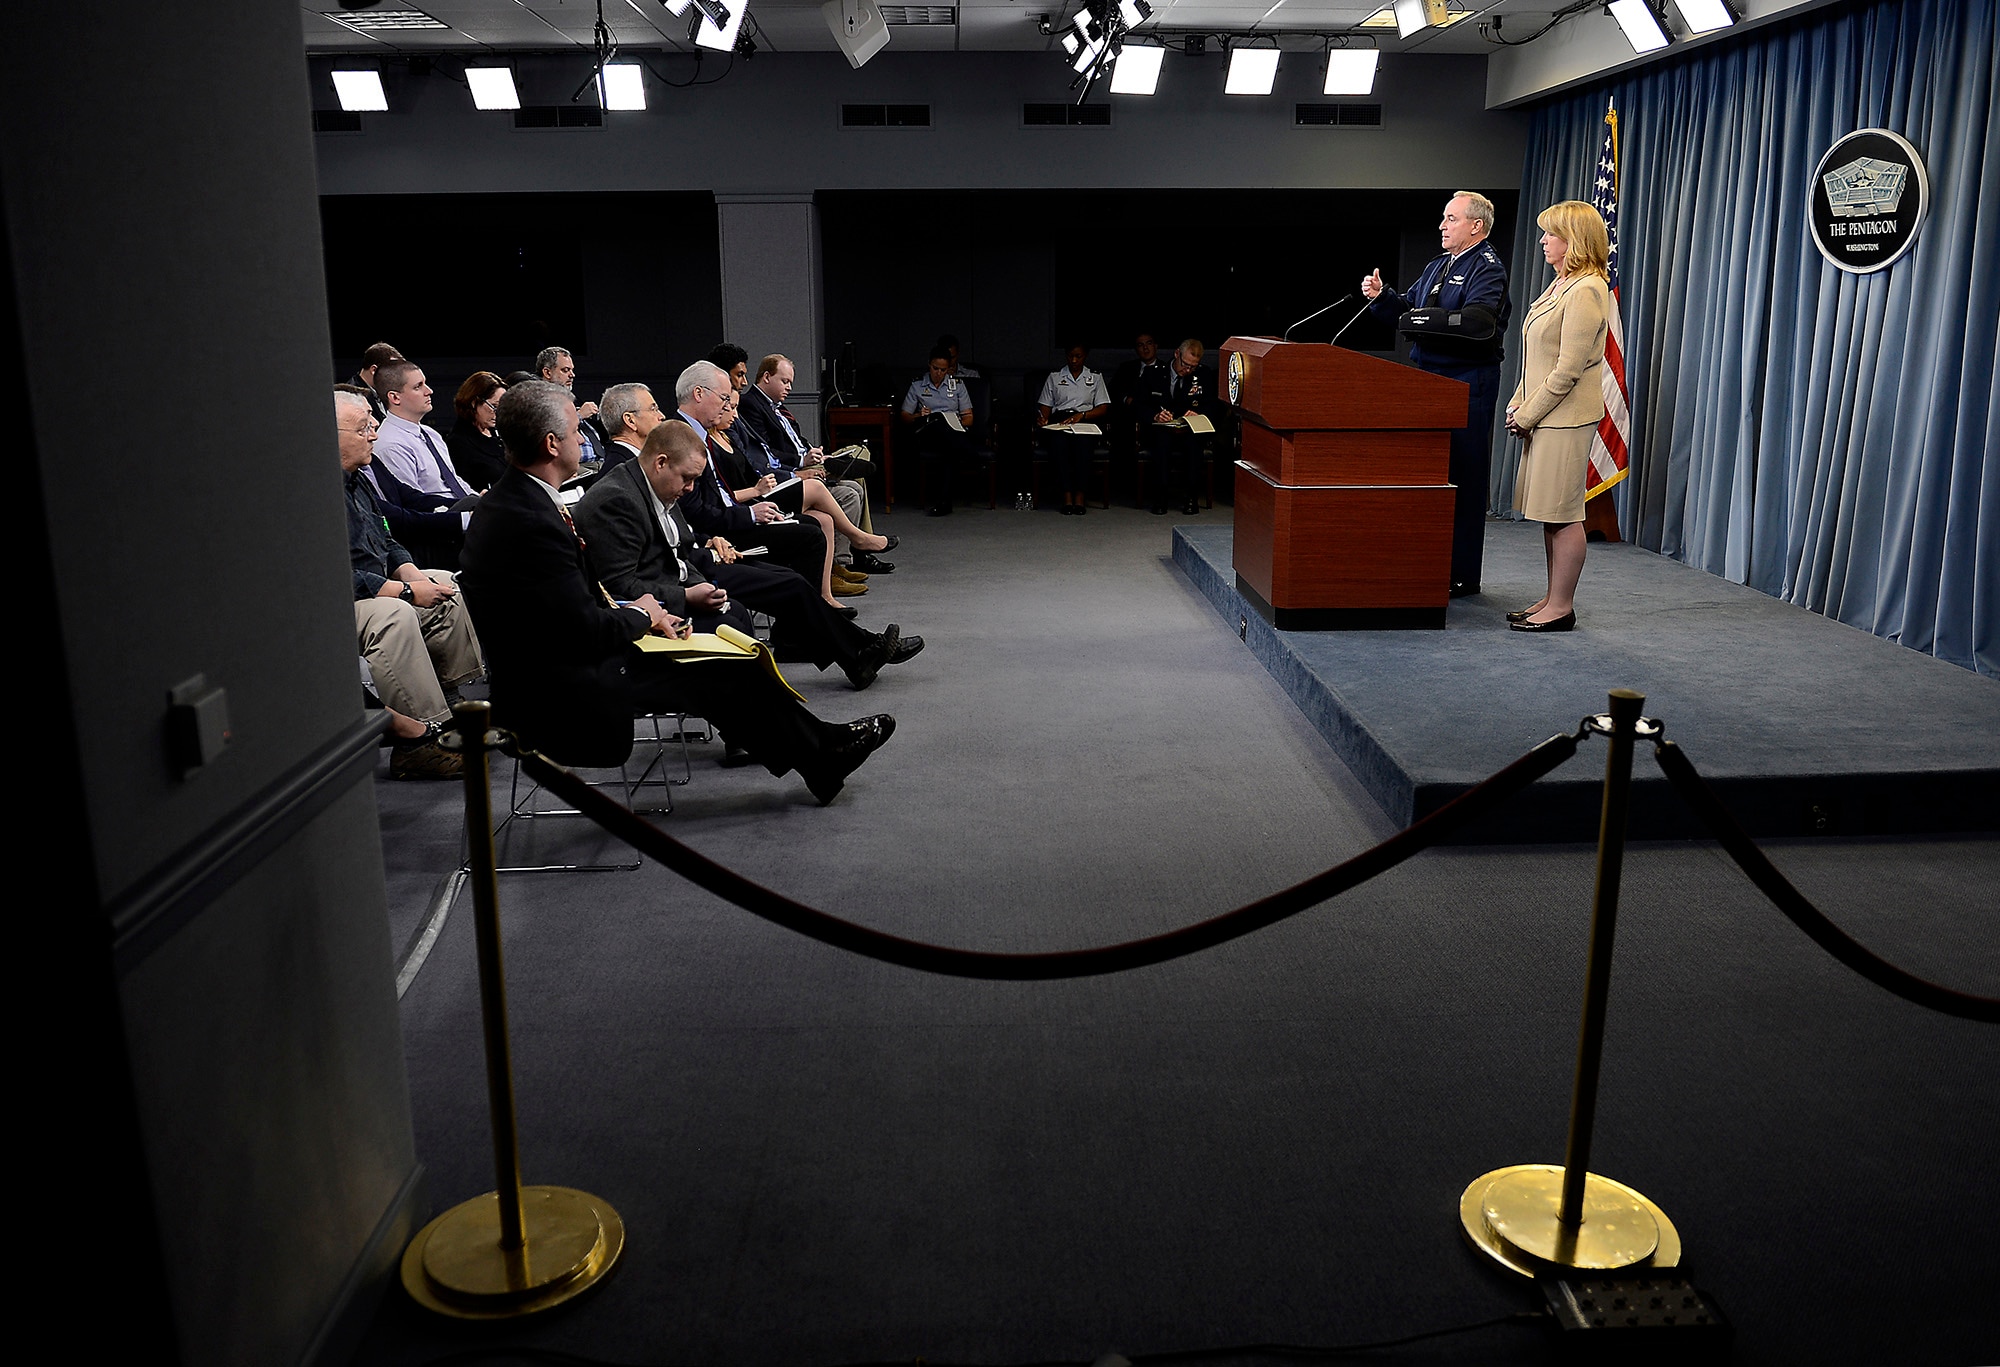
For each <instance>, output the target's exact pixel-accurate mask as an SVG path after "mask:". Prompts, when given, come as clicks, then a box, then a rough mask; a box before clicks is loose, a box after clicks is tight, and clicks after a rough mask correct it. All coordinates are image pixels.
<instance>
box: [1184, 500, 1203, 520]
mask: <svg viewBox="0 0 2000 1367" xmlns="http://www.w3.org/2000/svg"><path fill="white" fill-rule="evenodd" d="M1181 511H1182V512H1184V513H1186V514H1187V515H1188V516H1189V517H1200V516H1201V505H1200V504H1199V503H1197V502H1195V501H1194V500H1193V499H1189V500H1188V501H1187V506H1186V507H1185V508H1182V509H1181Z"/></svg>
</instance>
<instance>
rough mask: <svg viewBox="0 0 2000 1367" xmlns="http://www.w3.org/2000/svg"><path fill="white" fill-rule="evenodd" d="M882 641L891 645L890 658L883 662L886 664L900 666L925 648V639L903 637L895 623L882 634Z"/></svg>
mask: <svg viewBox="0 0 2000 1367" xmlns="http://www.w3.org/2000/svg"><path fill="white" fill-rule="evenodd" d="M882 639H883V640H884V641H886V642H888V644H889V658H888V659H886V660H884V661H883V662H882V663H884V664H892V665H899V664H901V663H903V661H905V660H908V659H910V658H911V657H913V656H914V655H916V653H917V652H918V651H920V650H922V649H923V648H924V638H923V637H921V636H905V635H903V634H902V631H901V629H900V628H898V627H897V626H896V624H895V623H894V622H891V623H890V624H889V629H888V630H887V631H885V632H883V633H882Z"/></svg>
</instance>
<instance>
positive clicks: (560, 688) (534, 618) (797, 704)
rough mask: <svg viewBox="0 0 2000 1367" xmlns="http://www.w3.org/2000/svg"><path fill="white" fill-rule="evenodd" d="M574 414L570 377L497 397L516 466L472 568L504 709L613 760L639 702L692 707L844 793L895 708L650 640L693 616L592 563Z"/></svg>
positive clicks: (822, 793) (559, 754) (466, 577)
mask: <svg viewBox="0 0 2000 1367" xmlns="http://www.w3.org/2000/svg"><path fill="white" fill-rule="evenodd" d="M577 428H578V418H577V415H576V405H575V403H574V402H572V400H571V398H570V395H569V392H568V391H567V390H566V389H563V388H562V387H560V386H557V385H553V384H549V383H547V382H545V381H530V382H527V383H524V384H520V385H517V386H515V387H514V388H512V389H510V390H508V392H507V397H506V398H505V399H503V400H501V402H500V439H501V441H502V442H503V443H504V444H505V446H506V448H507V460H508V462H509V468H508V470H507V471H506V473H505V474H503V475H501V477H500V478H499V479H498V480H496V481H495V482H494V484H493V487H492V488H491V489H490V490H488V491H487V493H486V496H485V497H484V498H482V499H481V500H480V502H479V509H478V511H477V512H475V513H474V514H473V517H472V525H471V527H470V528H468V529H467V532H466V539H465V556H464V567H465V568H464V572H463V574H462V576H461V578H462V580H463V582H464V584H465V590H466V601H467V603H468V605H469V606H470V607H471V608H472V612H473V618H474V620H475V621H476V622H477V623H478V625H479V632H480V640H481V643H482V644H483V645H484V646H485V649H486V658H487V660H488V662H489V667H490V682H491V685H492V690H493V708H494V721H495V723H496V724H497V725H499V726H503V727H507V728H510V729H512V730H513V731H514V732H515V734H517V735H518V736H519V737H520V738H521V740H522V742H523V743H524V744H527V745H530V746H533V747H534V748H536V749H540V750H545V751H547V752H548V754H549V755H550V757H551V758H553V759H556V760H558V761H565V760H567V761H569V762H572V763H581V764H589V765H603V764H617V763H620V762H621V761H622V760H623V759H624V758H625V756H627V755H629V754H630V753H631V750H632V718H633V716H634V714H635V713H638V712H650V711H662V712H664V711H676V712H680V711H684V712H691V713H694V714H695V715H698V716H701V717H705V718H707V719H708V720H709V721H711V722H713V723H715V725H716V726H717V727H719V728H720V729H721V730H722V731H724V732H725V733H726V734H727V735H728V737H729V738H730V739H731V740H732V741H733V742H735V743H736V744H738V745H740V746H741V747H743V748H744V749H745V750H747V751H748V752H749V753H750V755H751V757H752V758H753V759H755V760H756V761H757V762H758V763H760V764H762V765H763V766H764V767H765V768H766V769H768V770H770V772H771V773H772V774H773V775H778V774H783V773H785V772H787V771H788V770H794V769H795V770H797V771H798V773H799V775H800V777H802V778H803V779H804V780H805V782H806V786H807V788H809V789H810V790H811V791H812V794H813V796H814V797H815V798H817V799H819V801H820V803H821V804H822V805H824V804H825V803H828V802H831V801H833V799H834V797H835V796H836V795H838V794H839V792H840V790H841V786H842V784H843V783H845V781H846V779H847V777H848V775H850V774H851V773H853V772H854V770H856V769H857V768H859V767H860V766H861V764H862V762H863V761H865V760H866V759H867V758H868V756H869V755H870V754H872V753H873V752H874V751H875V750H876V749H878V748H879V747H880V746H881V745H882V744H883V742H885V741H887V740H888V739H889V736H890V734H891V733H892V732H893V731H894V730H895V726H896V722H895V718H893V717H890V716H888V715H887V714H882V715H878V716H873V717H865V718H863V719H861V720H860V721H854V722H848V723H846V724H844V725H836V724H834V723H830V722H823V721H821V720H819V719H818V718H817V717H815V716H813V714H812V713H811V712H810V711H808V710H807V709H806V707H805V705H804V703H803V702H801V701H800V700H799V697H798V695H797V694H796V693H794V692H793V691H792V690H791V688H790V687H789V686H788V685H786V684H785V683H784V682H783V681H782V680H780V679H778V678H776V677H775V676H773V675H772V674H771V673H769V672H768V671H767V670H766V668H765V665H764V663H763V662H762V661H761V660H758V659H756V658H753V657H747V656H746V657H745V658H743V659H742V660H740V661H738V660H726V659H724V660H704V661H701V662H699V663H687V662H682V661H679V660H676V659H675V658H674V657H673V656H671V655H666V654H656V653H650V652H645V651H642V650H640V649H639V648H638V646H637V644H636V643H637V642H638V640H639V639H640V638H641V637H642V636H645V635H646V634H647V633H649V632H650V633H654V634H658V635H684V634H686V632H687V629H688V623H687V622H686V621H685V620H684V619H682V618H680V617H677V616H675V615H673V614H671V613H669V612H667V611H666V610H665V609H664V608H662V607H661V606H660V604H659V602H658V601H657V600H656V599H655V598H654V597H653V596H652V595H651V594H642V595H641V596H640V597H639V598H637V599H636V600H633V601H631V602H629V603H625V604H618V603H614V601H613V600H612V598H611V597H610V595H608V594H607V593H605V591H604V589H603V588H602V587H601V586H600V585H599V584H598V583H597V582H596V580H595V579H594V578H593V577H592V575H591V572H590V564H589V560H588V557H587V554H586V552H585V549H584V544H583V542H582V540H581V539H579V537H578V536H577V533H576V529H575V527H574V526H573V525H572V523H571V520H570V515H569V512H568V510H567V509H566V508H564V507H563V505H562V502H561V499H560V497H559V495H558V493H557V490H558V489H559V488H560V486H561V485H562V484H563V482H564V481H565V480H568V479H570V478H571V477H573V476H574V475H575V474H576V472H577V467H578V466H579V465H580V464H581V463H582V456H583V448H582V441H581V439H580V437H579V436H578V431H577Z"/></svg>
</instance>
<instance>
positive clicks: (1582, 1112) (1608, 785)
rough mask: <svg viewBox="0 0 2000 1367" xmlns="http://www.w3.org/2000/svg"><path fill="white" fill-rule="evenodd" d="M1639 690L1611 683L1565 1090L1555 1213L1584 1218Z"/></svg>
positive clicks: (1563, 1219)
mask: <svg viewBox="0 0 2000 1367" xmlns="http://www.w3.org/2000/svg"><path fill="white" fill-rule="evenodd" d="M1645 705H1646V699H1645V696H1644V695H1643V694H1640V693H1635V692H1633V691H1632V690H1631V689H1629V688H1614V689H1612V690H1611V735H1610V738H1609V739H1610V742H1611V744H1610V750H1609V753H1607V754H1606V755H1605V757H1604V812H1603V815H1602V817H1601V818H1600V820H1599V823H1598V827H1597V892H1596V896H1595V897H1594V898H1593V900H1592V903H1591V909H1590V956H1589V961H1588V965H1587V967H1586V968H1585V970H1584V983H1583V1021H1582V1024H1581V1025H1579V1026H1578V1028H1577V1042H1576V1083H1575V1086H1574V1087H1573V1089H1572V1090H1571V1092H1570V1102H1569V1143H1568V1145H1567V1146H1566V1147H1565V1148H1564V1151H1563V1186H1562V1205H1561V1206H1560V1208H1559V1209H1558V1210H1557V1212H1556V1219H1557V1221H1558V1222H1559V1223H1560V1224H1562V1225H1563V1226H1564V1227H1565V1228H1567V1229H1575V1228H1576V1227H1577V1226H1578V1225H1580V1224H1582V1223H1583V1183H1584V1178H1585V1176H1586V1175H1588V1173H1589V1172H1590V1140H1591V1134H1592V1131H1593V1130H1594V1128H1595V1126H1596V1123H1597V1071H1598V1063H1599V1061H1600V1060H1601V1059H1602V1057H1603V1054H1604V1012H1605V1006H1606V1004H1607V1003H1608V1001H1609V999H1610V995H1611V946H1612V941H1613V939H1614V938H1615V937H1616V935H1617V933H1618V883H1619V878H1620V876H1621V875H1622V873H1623V872H1624V866H1625V826H1626V814H1627V813H1628V811H1629V810H1630V808H1631V805H1632V746H1633V743H1634V740H1635V739H1636V737H1637V734H1638V728H1639V713H1640V710H1641V709H1643V708H1644V707H1645Z"/></svg>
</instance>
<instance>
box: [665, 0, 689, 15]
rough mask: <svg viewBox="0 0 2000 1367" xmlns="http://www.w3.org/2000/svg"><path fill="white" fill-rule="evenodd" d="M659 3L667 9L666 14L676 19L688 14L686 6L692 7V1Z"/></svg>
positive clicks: (678, 0)
mask: <svg viewBox="0 0 2000 1367" xmlns="http://www.w3.org/2000/svg"><path fill="white" fill-rule="evenodd" d="M660 3H661V4H663V5H665V6H666V7H667V13H668V14H671V15H673V16H674V18H676V19H678V18H680V17H681V16H682V15H683V14H686V13H687V12H688V6H690V5H692V4H693V3H694V0H660Z"/></svg>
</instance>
